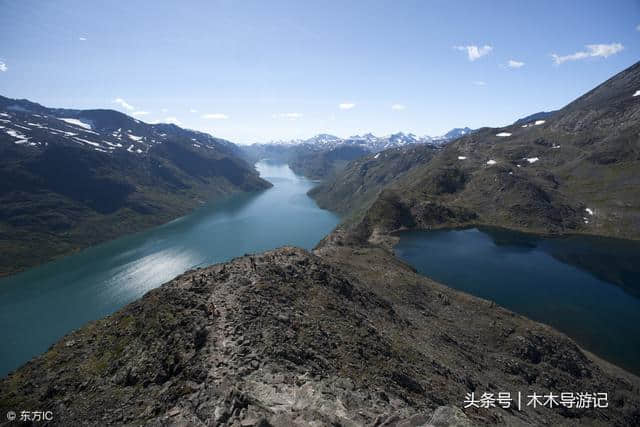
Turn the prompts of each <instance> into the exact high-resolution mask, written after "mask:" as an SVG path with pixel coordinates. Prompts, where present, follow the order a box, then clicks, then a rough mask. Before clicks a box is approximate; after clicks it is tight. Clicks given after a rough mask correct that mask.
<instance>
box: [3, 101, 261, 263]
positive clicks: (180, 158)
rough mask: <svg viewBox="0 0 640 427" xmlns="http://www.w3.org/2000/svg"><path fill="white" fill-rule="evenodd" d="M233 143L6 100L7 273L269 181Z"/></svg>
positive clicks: (96, 113)
mask: <svg viewBox="0 0 640 427" xmlns="http://www.w3.org/2000/svg"><path fill="white" fill-rule="evenodd" d="M239 154H240V152H239V150H238V148H237V147H236V146H235V145H234V144H231V143H230V142H228V141H224V140H221V139H217V138H214V137H212V136H210V135H207V134H204V133H200V132H195V131H190V130H185V129H182V128H179V127H177V126H175V125H170V124H154V125H151V124H147V123H143V122H141V121H138V120H135V119H133V118H131V117H129V116H126V115H124V114H122V113H119V112H116V111H111V110H63V109H49V108H46V107H43V106H41V105H38V104H35V103H32V102H29V101H24V100H20V101H18V100H12V99H8V98H3V97H0V275H2V274H10V273H13V272H16V271H19V270H21V269H23V268H26V267H29V266H32V265H35V264H38V263H41V262H44V261H47V260H49V259H51V258H53V257H55V256H58V255H61V254H65V253H68V252H70V251H73V250H76V249H79V248H83V247H86V246H89V245H92V244H95V243H98V242H100V241H104V240H106V239H110V238H113V237H116V236H118V235H121V234H124V233H128V232H132V231H138V230H140V229H142V228H144V227H146V226H149V225H154V224H160V223H162V222H166V221H168V220H170V219H173V218H175V217H177V216H179V215H181V214H184V213H185V212H187V211H189V210H190V209H193V208H194V207H196V206H197V205H199V204H200V203H202V202H204V201H206V200H209V199H211V198H214V197H218V196H221V195H224V194H228V193H231V192H234V191H254V190H258V189H262V188H266V187H268V186H269V184H268V183H267V182H266V181H263V180H262V179H260V178H259V177H258V175H257V173H256V172H255V171H254V170H253V168H252V167H251V166H250V165H249V164H247V163H246V162H245V161H244V160H242V159H241V158H240V157H239V156H238V155H239Z"/></svg>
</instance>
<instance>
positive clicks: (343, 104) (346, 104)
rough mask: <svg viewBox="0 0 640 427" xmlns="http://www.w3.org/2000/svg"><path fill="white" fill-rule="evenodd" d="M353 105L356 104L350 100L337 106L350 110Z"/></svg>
mask: <svg viewBox="0 0 640 427" xmlns="http://www.w3.org/2000/svg"><path fill="white" fill-rule="evenodd" d="M355 106H356V104H353V103H351V102H344V103H342V104H340V105H338V108H340V109H341V110H350V109H352V108H353V107H355Z"/></svg>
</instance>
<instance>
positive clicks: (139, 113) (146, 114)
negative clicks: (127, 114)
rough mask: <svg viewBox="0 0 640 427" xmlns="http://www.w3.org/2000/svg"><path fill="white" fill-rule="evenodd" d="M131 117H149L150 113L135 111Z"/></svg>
mask: <svg viewBox="0 0 640 427" xmlns="http://www.w3.org/2000/svg"><path fill="white" fill-rule="evenodd" d="M131 115H132V116H135V117H139V116H148V115H149V112H148V111H134V112H133V113H131Z"/></svg>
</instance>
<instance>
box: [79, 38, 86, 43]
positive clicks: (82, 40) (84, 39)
mask: <svg viewBox="0 0 640 427" xmlns="http://www.w3.org/2000/svg"><path fill="white" fill-rule="evenodd" d="M78 40H80V41H81V42H86V41H87V38H86V37H78Z"/></svg>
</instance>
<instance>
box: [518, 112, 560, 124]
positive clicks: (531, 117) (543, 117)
mask: <svg viewBox="0 0 640 427" xmlns="http://www.w3.org/2000/svg"><path fill="white" fill-rule="evenodd" d="M556 112H557V111H540V112H539V113H533V114H529V115H528V116H526V117H523V118H521V119H518V120H516V121H515V122H513V124H514V125H524V124H527V123H531V122H535V121H537V120H547V119H548V118H550V117H551V116H553V115H554V114H555V113H556Z"/></svg>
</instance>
